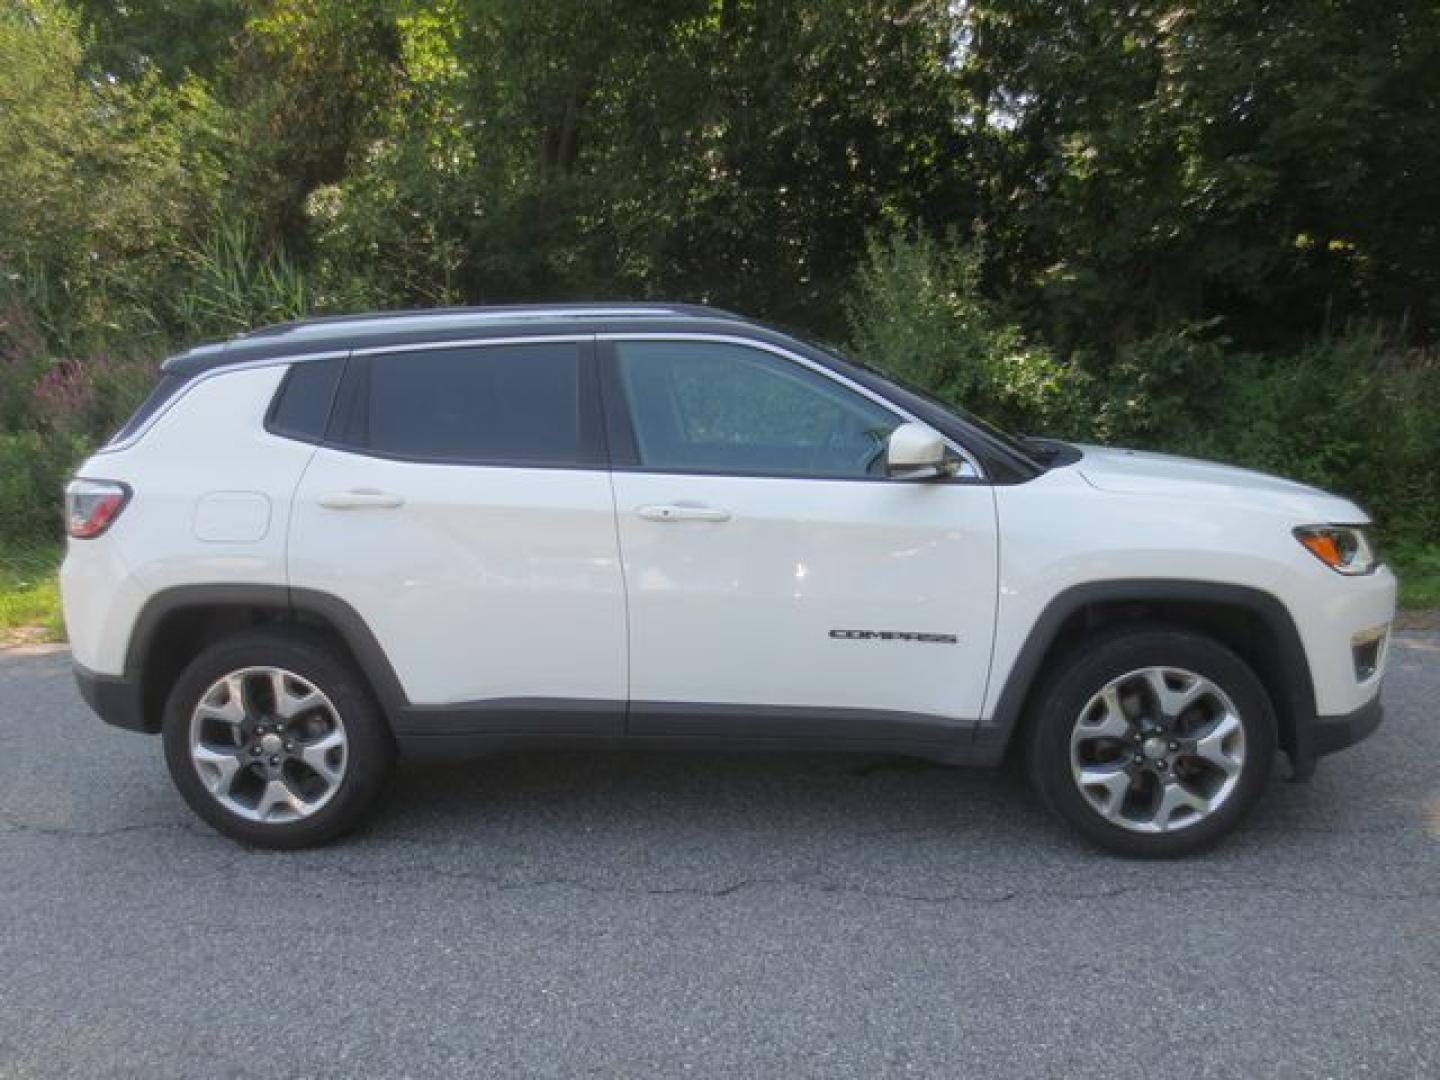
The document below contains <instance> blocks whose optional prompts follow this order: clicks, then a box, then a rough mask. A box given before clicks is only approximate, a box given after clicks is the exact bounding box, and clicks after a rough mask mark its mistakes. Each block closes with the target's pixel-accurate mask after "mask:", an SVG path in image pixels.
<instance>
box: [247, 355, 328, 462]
mask: <svg viewBox="0 0 1440 1080" xmlns="http://www.w3.org/2000/svg"><path fill="white" fill-rule="evenodd" d="M344 366H345V362H344V361H343V360H341V359H340V358H338V357H336V358H333V359H329V360H306V361H302V362H300V363H298V364H292V365H291V367H290V370H289V371H288V372H286V374H285V378H284V380H283V381H282V382H281V383H280V389H279V390H277V391H276V392H275V400H274V401H273V402H271V404H270V413H269V415H268V416H267V417H266V418H265V429H266V430H267V431H269V432H270V433H271V434H273V435H282V436H284V437H285V438H287V439H298V440H299V441H301V442H309V443H320V442H324V441H325V429H326V427H327V426H328V425H329V422H330V411H331V408H332V407H333V406H334V403H335V391H336V388H337V387H338V386H339V385H340V375H341V373H342V372H343V371H344Z"/></svg>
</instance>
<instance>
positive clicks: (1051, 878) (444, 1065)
mask: <svg viewBox="0 0 1440 1080" xmlns="http://www.w3.org/2000/svg"><path fill="white" fill-rule="evenodd" d="M68 663H69V661H68V657H67V656H66V655H65V654H63V653H57V654H52V655H45V656H20V655H15V654H13V653H12V654H0V1077H3V1078H11V1077H32V1076H33V1077H52V1076H53V1077H60V1076H66V1077H69V1076H73V1077H85V1078H94V1077H106V1076H127V1077H128V1076H136V1077H141V1076H143V1077H147V1078H149V1077H171V1076H173V1077H276V1076H334V1077H347V1078H348V1077H368V1076H376V1077H403V1076H437V1075H439V1076H451V1075H469V1076H483V1077H507V1076H555V1077H562V1076H563V1077H569V1076H607V1077H609V1076H614V1077H642V1076H662V1077H679V1076H727V1077H730V1076H734V1077H786V1078H790V1077H842V1076H856V1077H880V1076H933V1077H962V1076H969V1077H988V1076H1006V1077H1008V1076H1015V1077H1041V1076H1045V1077H1049V1076H1053V1077H1091V1076H1093V1077H1105V1078H1107V1080H1110V1078H1121V1077H1131V1076H1135V1077H1146V1078H1147V1080H1150V1078H1154V1077H1157V1076H1177V1077H1202V1076H1206V1077H1208V1076H1215V1077H1230V1076H1233V1077H1259V1076H1264V1077H1276V1076H1297V1077H1298V1076H1305V1077H1310V1076H1315V1077H1322V1076H1323V1077H1352V1076H1384V1077H1390V1076H1395V1077H1410V1076H1414V1077H1420V1076H1430V1077H1433V1076H1437V1075H1440V635H1434V634H1428V635H1427V634H1418V633H1417V634H1412V635H1408V636H1406V637H1404V638H1402V639H1400V640H1398V641H1397V642H1396V643H1395V647H1394V652H1393V654H1392V662H1391V664H1392V666H1391V672H1390V675H1389V679H1388V684H1387V686H1386V690H1385V698H1386V706H1387V710H1388V713H1387V718H1386V722H1385V724H1384V726H1383V727H1382V728H1381V729H1380V731H1379V732H1378V733H1377V734H1376V735H1375V736H1374V737H1373V738H1372V739H1371V740H1369V741H1368V742H1366V743H1364V744H1362V745H1361V746H1359V747H1356V748H1354V749H1352V750H1349V751H1347V752H1345V753H1344V754H1341V755H1339V756H1336V757H1333V758H1330V759H1328V760H1326V761H1324V762H1322V763H1321V765H1320V769H1319V772H1318V774H1317V776H1316V778H1315V780H1314V782H1312V783H1310V784H1307V785H1296V784H1289V783H1286V782H1284V781H1283V780H1282V779H1281V778H1280V777H1279V776H1278V775H1277V777H1276V779H1275V781H1274V783H1273V784H1272V786H1271V788H1270V790H1269V792H1268V794H1267V797H1266V799H1265V801H1264V803H1263V804H1262V806H1261V807H1260V809H1259V810H1258V812H1257V813H1256V814H1255V815H1253V816H1252V818H1251V819H1250V820H1249V822H1248V823H1247V824H1246V825H1245V826H1244V827H1243V829H1242V831H1241V832H1240V833H1239V834H1238V835H1237V836H1236V837H1235V838H1234V839H1233V840H1232V841H1231V842H1230V843H1228V844H1227V845H1225V846H1224V847H1223V848H1221V849H1219V850H1218V851H1215V852H1214V853H1212V854H1209V855H1206V856H1204V857H1201V858H1195V859H1190V860H1187V861H1184V862H1177V863H1159V864H1157V863H1138V862H1128V861H1125V860H1121V859H1116V858H1112V857H1109V856H1106V855H1102V854H1099V853H1097V852H1095V851H1092V850H1090V849H1088V848H1086V847H1084V846H1082V845H1081V844H1080V843H1079V842H1078V841H1076V840H1075V839H1074V838H1073V837H1072V836H1071V835H1070V834H1069V833H1068V832H1066V831H1065V830H1064V828H1063V827H1061V826H1059V825H1058V824H1056V823H1054V822H1052V821H1051V820H1050V819H1049V818H1048V817H1047V816H1046V814H1045V813H1044V812H1043V811H1042V810H1041V809H1040V808H1039V806H1038V805H1037V803H1036V802H1035V800H1034V799H1033V798H1032V797H1031V795H1030V793H1029V792H1028V790H1027V789H1026V788H1025V786H1024V785H1023V783H1022V782H1021V781H1020V780H1019V779H1018V778H1017V777H1015V776H1014V775H1011V774H1008V773H1004V772H997V773H984V772H969V771H962V770H955V769H947V768H939V767H934V766H930V765H925V764H919V763H911V762H906V761H901V760H893V759H876V758H851V757H842V756H814V755H804V756H799V755H734V756H730V755H726V756H713V755H708V756H707V755H697V756H681V755H673V754H638V753H636V754H610V755H598V754H597V755H588V754H579V753H554V754H528V753H527V754H523V755H520V754H516V755H506V756H499V757H494V758H489V759H484V760H480V761H475V762H470V763H466V764H442V765H428V766H424V767H420V766H411V767H406V768H403V769H402V770H401V772H400V773H399V774H398V775H397V778H396V781H395V782H394V783H393V785H392V786H391V788H390V790H389V792H388V794H387V796H386V798H385V800H384V803H383V805H382V806H380V807H379V811H378V813H377V814H376V815H375V816H374V818H373V820H372V823H371V824H370V825H369V827H368V828H366V829H365V831H363V832H362V833H360V834H359V835H357V836H355V837H354V838H352V839H350V840H347V841H345V842H342V843H341V844H339V845H337V846H334V847H331V848H328V849H325V850H320V851H311V852H301V853H293V854H276V853H263V852H253V851H248V850H245V849H243V848H240V847H238V846H236V845H235V844H233V843H231V842H229V841H226V840H224V839H222V838H220V837H219V836H217V835H216V834H214V833H213V832H211V831H210V830H209V829H208V828H206V827H205V826H203V825H202V824H200V823H199V822H198V821H197V820H195V819H193V818H192V817H191V816H190V814H189V812H188V811H187V810H186V808H185V806H184V805H183V804H182V802H181V800H180V798H179V796H178V795H177V794H175V793H174V791H173V790H172V789H171V787H170V783H169V779H168V777H167V775H166V772H165V767H164V763H163V761H162V760H161V754H160V746H159V743H158V741H157V740H155V739H149V738H145V737H142V736H136V735H130V734H126V733H124V732H120V731H115V730H111V729H108V728H106V727H104V726H103V725H102V724H100V722H99V721H98V720H96V719H95V718H94V717H93V716H92V715H91V714H90V713H89V712H88V710H87V709H86V708H85V706H84V705H83V704H82V703H81V701H80V699H79V697H78V696H77V694H76V692H75V690H74V688H73V685H72V683H71V680H70V674H69V669H68Z"/></svg>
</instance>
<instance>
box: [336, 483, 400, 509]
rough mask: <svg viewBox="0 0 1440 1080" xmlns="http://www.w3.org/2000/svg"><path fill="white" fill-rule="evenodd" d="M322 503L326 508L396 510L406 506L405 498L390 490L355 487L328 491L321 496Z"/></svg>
mask: <svg viewBox="0 0 1440 1080" xmlns="http://www.w3.org/2000/svg"><path fill="white" fill-rule="evenodd" d="M320 505H321V506H323V507H324V508H325V509H326V510H394V509H396V508H397V507H401V506H404V505H405V500H404V499H403V498H401V497H400V496H399V495H396V494H394V493H392V492H389V491H376V490H375V489H374V488H355V489H354V490H352V491H328V492H326V493H325V494H324V495H321V496H320Z"/></svg>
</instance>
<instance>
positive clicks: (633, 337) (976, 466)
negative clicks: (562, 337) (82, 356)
mask: <svg viewBox="0 0 1440 1080" xmlns="http://www.w3.org/2000/svg"><path fill="white" fill-rule="evenodd" d="M595 340H597V341H615V342H624V341H703V342H713V343H716V344H721V345H741V346H746V347H748V348H751V349H759V350H761V351H762V352H768V353H771V354H772V355H775V356H778V357H780V358H781V359H783V360H789V361H790V362H791V363H795V364H799V365H800V366H801V367H804V368H808V369H809V370H811V371H813V372H815V373H816V374H817V375H821V376H823V377H824V378H827V379H829V380H831V381H832V382H836V383H839V384H840V385H841V386H843V387H845V388H846V389H847V390H849V391H851V392H852V393H855V394H859V395H860V396H861V397H864V398H868V399H869V400H870V401H873V402H875V403H876V404H878V405H883V406H884V407H885V408H886V409H889V410H890V411H891V412H892V413H895V414H896V415H897V416H900V417H903V418H904V419H905V420H906V421H907V422H909V423H912V424H923V425H924V426H925V427H927V428H930V430H931V431H935V429H934V427H933V426H932V425H930V424H927V423H925V421H924V420H922V419H920V418H919V417H918V416H915V415H914V414H913V413H911V412H910V411H909V410H908V409H905V408H902V407H901V406H899V405H897V404H896V403H895V402H893V401H891V400H890V399H889V398H887V397H886V396H885V395H884V394H880V393H877V392H876V391H874V390H871V389H870V388H869V387H868V386H862V385H861V384H859V383H857V382H855V380H853V379H849V378H846V377H845V376H844V375H842V374H840V373H839V372H838V371H833V370H831V369H830V368H828V367H826V366H825V365H824V364H819V363H816V362H815V361H814V360H811V359H809V358H808V357H804V356H801V355H800V354H799V353H796V352H793V351H792V350H790V349H787V348H785V347H784V346H782V345H775V344H773V343H772V342H769V341H761V340H759V339H757V338H751V337H744V336H742V335H738V334H706V333H686V332H684V331H677V332H674V333H668V334H667V333H658V332H646V333H641V334H627V333H623V332H615V333H606V334H596V335H595ZM935 434H937V435H939V436H940V438H941V439H942V440H943V441H944V443H945V445H946V446H948V447H949V448H950V449H951V450H953V451H955V453H956V454H958V455H959V456H960V458H961V460H962V461H963V462H964V463H965V464H966V465H968V466H970V469H971V470H972V471H971V472H970V473H966V472H965V471H964V469H963V467H962V470H961V471H960V472H959V473H958V474H957V478H958V479H961V480H979V481H988V477H986V475H985V470H984V469H982V468H981V467H980V462H979V461H978V460H977V459H976V458H975V455H973V454H972V453H970V451H968V450H966V449H965V448H964V447H963V446H961V445H960V444H959V443H957V442H955V440H954V439H951V438H950V437H949V436H948V435H946V434H945V433H944V432H940V431H936V432H935Z"/></svg>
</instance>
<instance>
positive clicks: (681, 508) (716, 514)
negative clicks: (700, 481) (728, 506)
mask: <svg viewBox="0 0 1440 1080" xmlns="http://www.w3.org/2000/svg"><path fill="white" fill-rule="evenodd" d="M635 513H636V514H638V515H639V516H640V517H642V518H644V519H645V520H646V521H729V520H730V511H729V510H722V509H721V508H720V507H718V506H701V505H699V504H698V503H664V504H655V505H651V506H641V507H639V508H638V509H636V511H635Z"/></svg>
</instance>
